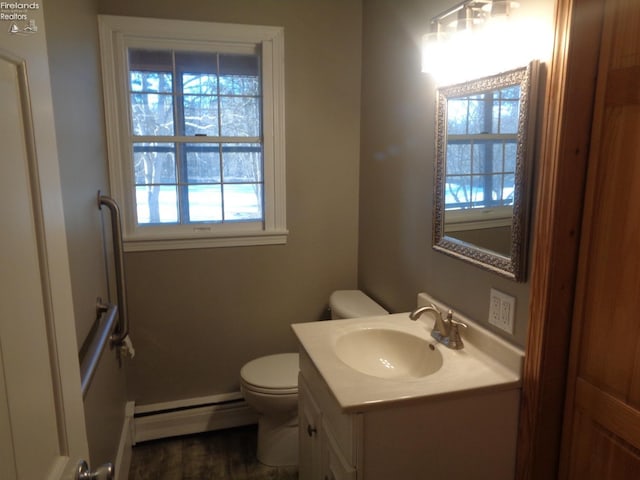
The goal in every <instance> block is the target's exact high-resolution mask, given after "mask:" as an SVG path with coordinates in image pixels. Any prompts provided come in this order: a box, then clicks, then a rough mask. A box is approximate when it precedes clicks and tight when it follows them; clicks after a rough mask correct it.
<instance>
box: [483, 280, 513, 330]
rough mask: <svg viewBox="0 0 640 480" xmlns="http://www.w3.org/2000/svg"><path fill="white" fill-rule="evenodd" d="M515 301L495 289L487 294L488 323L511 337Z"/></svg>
mask: <svg viewBox="0 0 640 480" xmlns="http://www.w3.org/2000/svg"><path fill="white" fill-rule="evenodd" d="M515 310H516V299H515V297H512V296H511V295H507V294H506V293H503V292H501V291H499V290H496V289H495V288H492V289H491V293H490V294H489V323H490V324H491V325H494V326H496V327H498V328H499V329H501V330H504V331H505V332H507V333H509V334H511V335H513V330H514V323H515Z"/></svg>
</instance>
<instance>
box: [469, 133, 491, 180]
mask: <svg viewBox="0 0 640 480" xmlns="http://www.w3.org/2000/svg"><path fill="white" fill-rule="evenodd" d="M487 145H488V143H487V142H483V141H478V142H476V143H474V144H473V150H472V151H473V157H472V168H471V172H472V173H486V171H487V168H488V167H489V165H487Z"/></svg>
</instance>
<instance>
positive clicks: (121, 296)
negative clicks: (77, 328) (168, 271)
mask: <svg viewBox="0 0 640 480" xmlns="http://www.w3.org/2000/svg"><path fill="white" fill-rule="evenodd" d="M102 205H106V206H107V208H108V209H109V211H110V213H111V234H112V236H113V260H114V263H115V274H116V296H117V300H118V305H120V309H119V310H120V315H119V319H120V321H119V322H118V326H117V328H116V330H115V333H114V334H113V335H112V337H111V341H112V342H113V343H115V344H117V345H121V344H122V342H123V341H124V339H125V337H126V336H127V335H128V334H129V317H128V316H127V292H126V288H125V280H124V257H123V255H122V252H123V246H122V226H121V223H120V208H119V207H118V204H117V203H116V201H115V200H114V199H113V198H111V197H109V196H107V195H102V194H100V191H99V190H98V208H99V209H100V210H102Z"/></svg>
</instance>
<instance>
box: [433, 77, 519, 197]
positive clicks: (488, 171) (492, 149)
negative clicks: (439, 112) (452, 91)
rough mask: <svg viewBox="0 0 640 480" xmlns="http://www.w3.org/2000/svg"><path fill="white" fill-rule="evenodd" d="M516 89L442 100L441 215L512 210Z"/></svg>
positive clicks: (516, 130)
mask: <svg viewBox="0 0 640 480" xmlns="http://www.w3.org/2000/svg"><path fill="white" fill-rule="evenodd" d="M519 106H520V86H519V85H514V86H509V87H506V88H502V89H497V90H492V91H487V92H482V93H476V94H473V95H467V96H461V97H455V98H450V99H448V100H447V145H446V166H445V172H446V173H445V192H444V193H445V209H446V210H463V209H470V208H495V207H504V206H510V205H513V200H514V190H515V169H516V153H517V141H518V117H519V113H520V112H519Z"/></svg>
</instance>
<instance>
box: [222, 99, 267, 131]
mask: <svg viewBox="0 0 640 480" xmlns="http://www.w3.org/2000/svg"><path fill="white" fill-rule="evenodd" d="M220 108H221V110H222V111H221V118H220V123H221V126H220V128H221V132H220V135H223V136H229V137H258V136H260V100H259V99H258V98H256V97H222V98H221V99H220Z"/></svg>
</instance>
